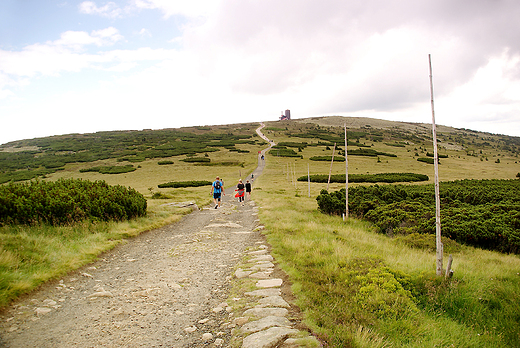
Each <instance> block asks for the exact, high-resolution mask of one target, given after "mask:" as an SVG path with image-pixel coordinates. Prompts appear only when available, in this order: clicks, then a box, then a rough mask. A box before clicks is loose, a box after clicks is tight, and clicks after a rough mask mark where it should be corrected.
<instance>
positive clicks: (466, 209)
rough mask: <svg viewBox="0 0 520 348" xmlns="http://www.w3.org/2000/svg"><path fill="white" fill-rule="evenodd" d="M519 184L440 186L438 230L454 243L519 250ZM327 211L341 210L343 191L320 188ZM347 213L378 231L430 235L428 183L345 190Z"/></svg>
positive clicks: (430, 187) (432, 207) (432, 203)
mask: <svg viewBox="0 0 520 348" xmlns="http://www.w3.org/2000/svg"><path fill="white" fill-rule="evenodd" d="M518 192H520V182H519V181H518V180H462V181H454V182H443V183H441V185H440V198H441V208H442V209H441V226H442V234H443V235H444V236H447V237H449V238H450V239H453V240H455V241H457V242H458V243H462V244H467V245H472V246H475V247H480V248H484V249H490V250H496V251H501V252H506V253H520V196H519V195H518ZM316 200H317V202H318V209H319V210H320V211H321V212H323V213H326V214H332V215H341V214H343V213H344V212H345V189H342V190H339V191H336V192H331V193H329V192H327V191H326V190H322V191H321V193H320V195H319V196H318V197H317V198H316ZM349 214H352V215H355V216H359V217H362V218H364V219H365V220H368V221H370V222H372V223H373V224H374V225H375V227H376V228H377V230H378V231H379V232H381V233H386V234H390V235H394V234H397V235H408V234H413V233H421V234H435V195H434V187H433V185H420V186H404V185H385V186H379V185H373V186H357V187H353V188H350V189H349Z"/></svg>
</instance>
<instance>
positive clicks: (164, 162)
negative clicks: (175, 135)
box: [157, 161, 173, 166]
mask: <svg viewBox="0 0 520 348" xmlns="http://www.w3.org/2000/svg"><path fill="white" fill-rule="evenodd" d="M157 164H158V165H160V166H164V165H168V164H173V161H159V162H157Z"/></svg>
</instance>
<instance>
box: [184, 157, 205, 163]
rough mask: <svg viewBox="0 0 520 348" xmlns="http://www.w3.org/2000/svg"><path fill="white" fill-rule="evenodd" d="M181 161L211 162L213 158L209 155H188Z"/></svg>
mask: <svg viewBox="0 0 520 348" xmlns="http://www.w3.org/2000/svg"><path fill="white" fill-rule="evenodd" d="M181 161H183V162H187V163H209V162H211V159H209V158H208V157H186V158H185V159H182V160H181Z"/></svg>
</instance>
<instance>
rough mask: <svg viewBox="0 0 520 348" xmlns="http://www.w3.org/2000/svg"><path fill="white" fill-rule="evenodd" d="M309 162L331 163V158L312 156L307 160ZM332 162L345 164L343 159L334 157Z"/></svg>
mask: <svg viewBox="0 0 520 348" xmlns="http://www.w3.org/2000/svg"><path fill="white" fill-rule="evenodd" d="M309 159H310V160H311V161H327V162H330V161H332V156H313V157H311V158H309ZM334 162H345V157H340V156H334Z"/></svg>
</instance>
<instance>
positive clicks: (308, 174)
mask: <svg viewBox="0 0 520 348" xmlns="http://www.w3.org/2000/svg"><path fill="white" fill-rule="evenodd" d="M307 184H308V186H309V198H310V197H311V166H310V164H309V163H307Z"/></svg>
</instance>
